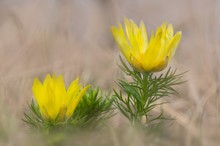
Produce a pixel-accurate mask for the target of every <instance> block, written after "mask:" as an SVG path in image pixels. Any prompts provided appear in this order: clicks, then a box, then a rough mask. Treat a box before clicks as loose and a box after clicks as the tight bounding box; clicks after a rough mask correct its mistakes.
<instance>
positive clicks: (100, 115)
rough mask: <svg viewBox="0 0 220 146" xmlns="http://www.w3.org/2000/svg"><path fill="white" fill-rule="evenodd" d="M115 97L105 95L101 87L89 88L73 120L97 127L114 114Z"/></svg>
mask: <svg viewBox="0 0 220 146" xmlns="http://www.w3.org/2000/svg"><path fill="white" fill-rule="evenodd" d="M112 104H113V98H111V96H110V95H106V96H105V97H104V96H103V94H102V93H100V90H99V88H95V89H89V90H88V91H87V93H86V94H85V95H84V97H83V99H82V100H81V101H80V103H79V105H78V106H77V109H76V111H75V112H74V114H73V119H74V120H73V122H74V123H77V125H80V126H81V127H86V128H88V127H90V128H91V127H96V126H98V124H99V123H102V121H103V120H106V119H108V118H110V117H111V116H113V112H112V109H113V108H112Z"/></svg>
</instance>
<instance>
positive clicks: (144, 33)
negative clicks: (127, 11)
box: [140, 21, 148, 54]
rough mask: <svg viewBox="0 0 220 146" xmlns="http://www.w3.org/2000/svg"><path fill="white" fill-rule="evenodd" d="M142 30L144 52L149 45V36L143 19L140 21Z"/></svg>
mask: <svg viewBox="0 0 220 146" xmlns="http://www.w3.org/2000/svg"><path fill="white" fill-rule="evenodd" d="M140 30H141V39H142V41H143V43H142V52H141V53H142V54H143V53H144V52H145V51H146V49H147V47H148V37H147V31H146V28H145V25H144V22H143V21H141V23H140Z"/></svg>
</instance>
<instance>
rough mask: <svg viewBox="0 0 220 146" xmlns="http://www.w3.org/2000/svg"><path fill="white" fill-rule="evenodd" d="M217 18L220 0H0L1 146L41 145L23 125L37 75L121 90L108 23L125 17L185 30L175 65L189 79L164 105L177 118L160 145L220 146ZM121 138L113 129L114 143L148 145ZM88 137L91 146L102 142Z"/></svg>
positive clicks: (117, 123) (151, 26) (137, 139)
mask: <svg viewBox="0 0 220 146" xmlns="http://www.w3.org/2000/svg"><path fill="white" fill-rule="evenodd" d="M219 14H220V1H219V0H166V1H165V0H47V1H41V0H32V1H30V0H0V145H9V146H11V145H15V144H16V145H32V144H33V139H35V140H36V138H34V136H33V137H31V138H30V136H28V135H29V133H28V130H27V127H26V126H25V125H24V123H22V121H21V117H22V116H23V112H24V111H25V110H26V109H27V103H29V102H30V100H31V97H32V92H31V86H32V81H33V79H34V77H40V78H44V76H45V74H46V73H55V74H61V73H62V74H63V75H64V78H65V80H66V82H70V81H71V80H72V79H74V78H75V77H76V76H79V75H80V77H81V82H82V83H92V84H93V85H95V86H100V87H101V88H102V89H103V90H105V91H111V90H112V89H113V88H116V85H115V83H114V80H116V79H117V76H118V74H119V69H118V67H117V63H118V58H119V57H118V56H119V49H118V47H117V45H116V44H115V42H114V40H113V37H112V36H111V33H110V26H111V25H117V22H118V21H120V22H122V21H123V18H124V16H126V17H128V18H131V19H133V20H135V21H136V22H139V21H140V20H143V21H144V22H145V24H146V26H147V31H148V33H150V32H151V30H153V29H156V27H157V26H159V25H161V24H162V23H163V22H164V21H167V22H168V23H172V24H173V26H174V28H175V30H181V31H182V32H183V37H182V41H181V43H180V46H179V48H178V50H177V52H176V55H175V57H174V58H173V60H172V63H171V64H170V65H171V66H172V67H173V68H178V71H179V72H182V71H188V72H187V74H186V75H185V79H186V80H187V82H186V83H185V84H183V85H181V86H179V87H178V88H177V89H178V91H179V92H180V95H179V96H178V97H171V98H170V99H169V100H170V103H169V104H167V105H166V106H164V107H163V108H164V112H165V113H166V114H167V115H170V116H172V117H175V121H173V122H172V125H171V126H169V127H168V128H167V131H166V132H167V137H166V138H165V139H160V141H161V143H162V145H169V146H170V145H180V146H181V145H182V146H194V145H197V144H198V145H202V146H207V145H209V146H218V145H219V143H220V113H219V111H220V96H219V95H220V89H219V81H220V69H219V67H220V59H219V57H220V56H219V55H220V28H219V26H220V15H219ZM120 120H121V119H120V117H119V118H118V117H114V120H113V121H112V122H111V123H110V124H111V126H112V127H116V128H117V127H120V126H121V125H120V124H122V123H121V122H120ZM114 132H115V133H114ZM119 135H120V134H118V132H117V130H115V131H114V130H113V134H112V136H110V137H112V138H110V139H113V140H112V141H111V140H110V141H111V142H112V143H111V145H114V146H118V145H119V143H120V140H121V141H122V142H121V143H123V144H124V145H132V146H133V145H138V146H139V145H140V146H141V145H143V146H144V145H146V143H144V140H143V139H144V136H143V135H142V136H140V135H138V134H136V135H135V134H134V132H131V130H128V129H127V130H125V132H124V135H125V137H127V138H124V139H123V138H120V139H119V138H118V139H117V136H119ZM104 136H106V137H107V138H109V135H108V134H104ZM81 139H82V138H81ZM89 139H90V144H92V143H95V141H96V140H97V138H95V139H94V141H93V142H91V141H92V139H91V138H89ZM128 139H129V141H128ZM36 141H37V140H36ZM35 144H36V145H42V144H41V143H40V142H39V141H38V143H35ZM94 145H95V144H94Z"/></svg>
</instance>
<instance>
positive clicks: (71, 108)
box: [66, 85, 90, 118]
mask: <svg viewBox="0 0 220 146" xmlns="http://www.w3.org/2000/svg"><path fill="white" fill-rule="evenodd" d="M89 87H90V85H87V86H86V87H84V88H83V89H82V90H81V91H80V92H79V93H78V95H77V96H76V97H75V98H74V99H73V100H72V101H71V102H70V103H69V105H68V109H67V112H66V117H67V118H70V117H71V116H72V115H73V113H74V111H75V109H76V107H77V105H78V104H79V101H80V100H81V98H82V97H83V95H84V94H85V92H86V90H87V89H88V88H89Z"/></svg>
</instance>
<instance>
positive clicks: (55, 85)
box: [32, 74, 90, 121]
mask: <svg viewBox="0 0 220 146" xmlns="http://www.w3.org/2000/svg"><path fill="white" fill-rule="evenodd" d="M78 81H79V78H77V79H76V80H74V81H73V82H72V83H71V84H70V86H69V87H68V89H66V87H65V83H64V80H63V77H62V76H61V75H60V76H59V77H56V76H55V75H53V76H52V77H51V76H50V75H49V74H48V75H47V76H46V78H45V80H44V82H43V83H41V82H40V81H39V80H38V79H37V78H36V79H35V80H34V83H33V87H32V91H33V94H34V97H35V99H36V102H37V104H38V106H39V109H40V113H41V115H42V116H43V118H45V119H46V120H58V121H63V120H65V119H68V118H70V117H71V116H72V115H73V112H74V110H75V109H76V107H77V105H78V103H79V101H80V99H81V98H82V97H83V95H84V94H85V92H86V90H87V89H88V88H89V86H90V85H87V86H86V87H84V88H82V89H81V85H80V84H78Z"/></svg>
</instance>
